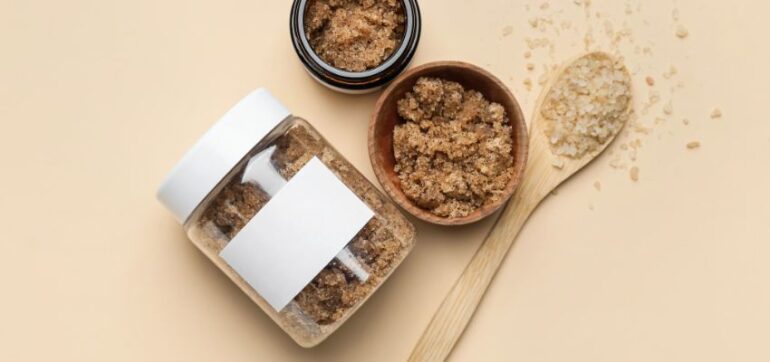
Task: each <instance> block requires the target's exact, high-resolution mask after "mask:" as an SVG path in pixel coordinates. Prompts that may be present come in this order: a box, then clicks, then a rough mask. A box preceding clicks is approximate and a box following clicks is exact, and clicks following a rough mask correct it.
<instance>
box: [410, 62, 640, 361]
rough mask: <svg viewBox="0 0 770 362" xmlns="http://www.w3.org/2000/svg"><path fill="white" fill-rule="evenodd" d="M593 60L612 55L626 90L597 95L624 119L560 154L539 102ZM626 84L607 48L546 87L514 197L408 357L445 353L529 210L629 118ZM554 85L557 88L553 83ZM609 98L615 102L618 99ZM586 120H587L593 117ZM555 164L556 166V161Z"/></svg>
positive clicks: (593, 154)
mask: <svg viewBox="0 0 770 362" xmlns="http://www.w3.org/2000/svg"><path fill="white" fill-rule="evenodd" d="M594 60H596V61H601V62H605V63H606V61H610V63H611V64H613V65H614V68H613V69H615V70H616V71H618V72H617V75H618V76H617V77H616V78H619V79H617V81H619V82H625V83H626V84H627V85H628V90H629V92H628V94H627V97H626V98H625V99H620V98H622V97H620V98H619V99H606V97H603V96H601V95H599V97H598V99H600V101H599V103H601V102H603V101H607V102H624V103H625V107H623V108H622V112H621V114H620V115H618V117H617V119H616V120H615V121H617V122H622V123H621V124H619V125H618V126H619V127H610V128H611V129H612V133H611V134H607V135H600V137H599V138H598V139H600V140H603V143H601V144H596V145H592V146H595V147H587V148H585V149H583V150H582V152H579V153H575V154H574V155H573V156H574V157H563V156H558V155H556V154H555V153H554V152H557V147H556V146H557V145H556V144H555V143H557V142H558V141H557V140H558V139H559V137H555V136H551V138H549V137H547V134H552V135H553V134H554V131H553V128H549V127H552V124H550V125H549V122H553V118H552V117H553V113H552V112H551V113H549V112H544V108H543V107H544V105H548V107H551V106H552V104H551V103H553V100H554V99H555V98H554V96H555V95H557V94H555V93H552V90H554V89H555V90H556V92H557V93H558V92H561V91H562V89H561V87H563V86H564V85H565V84H569V85H570V86H572V88H570V89H571V90H574V89H575V87H578V88H579V87H580V86H581V85H582V84H583V82H566V81H567V80H571V79H567V78H566V77H567V76H566V75H570V76H571V75H572V74H573V73H579V72H575V69H576V67H579V66H583V65H584V64H585V63H586V62H590V61H594ZM578 70H584V69H578ZM610 73H612V72H610ZM590 80H594V79H590ZM599 80H601V79H599ZM588 83H590V82H588ZM588 83H587V84H588ZM630 84H631V79H630V75H629V73H628V70H627V69H626V68H625V66H623V65H622V63H620V62H619V61H618V60H615V59H613V58H612V57H611V56H610V55H608V54H605V53H600V52H596V53H590V54H586V55H583V56H581V57H578V58H576V59H574V60H573V61H571V62H568V63H567V64H566V65H565V66H564V67H562V68H561V69H560V70H559V71H558V72H557V73H556V76H554V77H553V79H552V80H551V82H550V83H549V84H548V85H547V86H546V87H545V88H544V90H543V92H542V94H541V95H540V99H539V100H538V102H537V104H536V108H535V112H534V116H533V118H532V122H531V126H530V128H531V129H530V132H529V135H530V151H529V161H528V163H527V166H526V168H525V171H524V178H523V180H522V182H521V184H520V185H519V187H518V189H517V190H516V193H515V194H514V196H513V198H512V199H511V201H510V202H509V203H508V205H507V206H506V208H505V209H504V210H503V212H502V214H501V215H500V217H499V219H498V220H497V223H496V224H495V226H494V227H493V228H492V231H491V232H490V233H489V235H488V236H487V238H486V240H485V241H484V243H483V244H482V245H481V247H480V248H479V250H478V251H477V252H476V255H474V257H473V259H472V260H471V262H470V264H469V265H468V266H467V267H466V269H465V271H464V272H463V274H462V275H461V276H460V278H459V280H458V281H457V282H456V283H455V285H454V286H453V287H452V290H451V291H450V292H449V294H448V295H447V296H446V298H445V299H444V301H443V302H442V304H441V306H440V307H439V309H438V311H437V312H436V314H435V315H434V316H433V319H432V320H431V322H430V324H429V325H428V327H427V329H426V330H425V332H424V333H423V335H422V337H421V338H420V340H419V341H418V343H417V345H416V347H415V348H414V350H413V351H412V355H411V356H410V358H409V360H410V361H441V360H444V359H446V358H447V357H448V356H449V354H450V352H451V351H452V348H453V347H454V345H455V343H457V340H458V339H459V338H460V336H461V335H462V333H463V331H464V330H465V327H466V326H467V324H468V322H469V321H470V319H471V317H472V316H473V313H474V312H475V310H476V307H477V306H478V304H479V302H480V301H481V298H482V297H483V296H484V293H485V292H486V290H487V288H488V287H489V283H490V282H491V281H492V278H493V277H494V275H495V273H496V272H497V270H498V269H499V267H500V265H501V264H502V262H503V259H504V258H505V255H506V254H507V252H508V250H509V249H510V247H511V245H513V242H514V240H515V239H516V236H517V235H518V233H519V231H520V230H521V228H522V226H524V223H525V222H526V221H527V219H528V218H529V216H530V214H531V213H532V211H533V210H534V209H535V208H536V207H537V205H539V204H540V202H541V201H542V200H543V199H544V198H545V197H546V196H547V195H548V194H549V193H551V191H553V190H554V189H555V188H556V187H557V186H559V185H560V184H561V183H562V182H564V181H565V180H567V179H568V178H569V177H571V176H572V175H574V174H575V173H576V172H578V171H579V170H580V169H582V168H583V167H585V166H586V165H587V164H588V163H590V162H591V161H593V160H594V159H595V158H596V157H597V156H598V155H599V154H601V153H602V152H603V151H604V150H605V149H606V148H607V146H608V145H609V144H610V143H611V142H612V140H613V139H614V138H615V137H616V136H617V134H618V133H619V131H620V129H621V128H622V127H623V126H624V125H625V123H626V122H627V120H628V118H629V116H630V114H631V112H632V103H633V102H632V101H631V96H630V95H631V93H630ZM557 85H558V86H559V88H554V87H555V86H557ZM613 85H614V84H613ZM591 87H592V85H586V89H585V90H581V91H590V90H591ZM561 94H563V93H561ZM589 95H590V94H589ZM549 98H550V102H549ZM613 104H615V105H617V104H618V103H613ZM620 104H623V103H620ZM599 105H600V106H601V105H603V104H599ZM544 113H546V114H550V117H548V116H545V115H544ZM547 117H548V118H547ZM585 121H588V122H590V121H591V120H585ZM602 121H603V120H602ZM610 121H611V120H610ZM580 124H581V125H580V126H578V127H575V128H573V129H571V131H572V132H575V134H573V136H575V137H577V138H580V137H584V136H581V132H584V129H583V127H582V126H583V125H584V124H583V122H582V121H581V122H580ZM597 133H601V132H595V133H591V132H590V130H589V132H587V133H586V135H585V137H586V139H588V140H591V139H593V140H596V139H597V138H591V137H593V136H594V135H595V134H597ZM567 136H570V135H567ZM578 136H580V137H578ZM602 136H606V137H602ZM558 152H560V153H562V154H564V153H565V152H566V153H570V152H571V150H570V149H568V150H567V151H564V150H563V149H561V148H559V149H558ZM554 165H558V166H559V167H554Z"/></svg>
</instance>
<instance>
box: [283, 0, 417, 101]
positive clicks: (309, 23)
mask: <svg viewBox="0 0 770 362" xmlns="http://www.w3.org/2000/svg"><path fill="white" fill-rule="evenodd" d="M420 27H421V24H420V10H419V7H418V5H417V1H416V0H295V1H294V5H293V6H292V13H291V37H292V42H293V44H294V49H295V50H296V51H297V55H298V56H299V58H300V60H301V61H302V63H303V64H304V65H305V68H306V69H307V71H308V72H309V73H310V75H311V76H312V77H313V78H315V79H316V80H317V81H319V82H320V83H321V84H323V85H325V86H327V87H329V88H331V89H334V90H336V91H340V92H344V93H369V92H373V91H375V90H377V89H380V88H381V87H382V86H383V85H385V84H387V83H389V82H390V81H392V80H393V79H394V78H395V77H396V76H398V74H400V73H401V72H402V71H403V70H404V69H405V68H406V67H407V65H408V64H409V62H410V61H411V60H412V57H413V56H414V53H415V50H416V49H417V44H418V43H419V39H420Z"/></svg>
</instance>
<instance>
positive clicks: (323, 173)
mask: <svg viewBox="0 0 770 362" xmlns="http://www.w3.org/2000/svg"><path fill="white" fill-rule="evenodd" d="M372 216H374V213H373V212H372V210H370V209H369V207H368V206H366V204H364V203H363V201H361V200H360V199H359V198H358V196H356V195H355V194H354V193H353V192H352V191H350V189H348V187H347V186H345V184H343V183H342V181H340V180H339V179H338V178H337V176H336V175H334V173H332V172H331V171H330V170H329V169H328V168H326V166H325V165H324V164H323V163H322V162H321V161H320V160H319V159H318V158H316V157H313V159H311V160H310V161H309V162H308V163H307V164H306V165H305V166H304V167H303V168H302V169H301V170H300V171H299V172H298V173H297V174H296V175H295V176H294V177H293V178H292V179H291V180H289V182H288V183H287V184H286V185H285V186H284V187H283V188H281V189H280V191H278V193H277V194H275V196H273V198H272V199H270V201H269V202H268V203H267V205H265V206H264V207H263V208H262V209H261V210H260V211H259V212H258V213H257V215H256V216H254V218H252V219H251V220H250V221H249V222H248V224H246V226H245V227H244V228H243V229H241V231H240V232H239V233H238V234H237V235H236V236H235V237H234V238H233V239H232V240H230V243H228V244H227V246H225V248H224V249H223V250H222V252H220V253H219V255H220V256H221V257H222V258H223V259H224V260H225V261H226V262H227V263H228V264H229V265H230V267H232V268H233V269H234V270H235V271H236V272H238V274H240V276H241V277H242V278H243V279H244V280H245V281H246V282H247V283H248V284H249V285H250V286H251V287H252V288H254V290H255V291H257V293H259V294H260V295H261V296H262V298H264V299H265V300H266V301H267V302H268V303H270V305H271V306H273V308H275V310H277V311H280V310H281V309H283V308H284V307H285V306H286V305H287V304H289V302H291V300H292V299H294V297H295V296H297V294H299V292H301V291H302V289H303V288H304V287H305V286H306V285H307V284H308V283H310V281H312V280H313V278H314V277H315V276H316V275H318V273H319V272H320V271H321V270H323V268H324V267H325V266H326V265H327V264H329V262H330V261H332V259H333V258H334V256H335V255H337V253H339V252H340V250H342V249H343V248H344V247H345V245H347V244H348V242H350V241H351V240H352V239H353V237H354V236H355V235H356V234H358V232H359V231H361V229H362V228H363V227H364V225H366V223H367V222H368V221H369V220H370V219H371V218H372Z"/></svg>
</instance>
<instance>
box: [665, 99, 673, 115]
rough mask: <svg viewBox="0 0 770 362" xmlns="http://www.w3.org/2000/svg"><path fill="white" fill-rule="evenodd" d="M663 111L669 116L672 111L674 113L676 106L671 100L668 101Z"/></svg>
mask: <svg viewBox="0 0 770 362" xmlns="http://www.w3.org/2000/svg"><path fill="white" fill-rule="evenodd" d="M663 113H665V114H666V115H667V116H670V115H671V114H672V113H674V106H673V105H672V104H671V102H668V103H666V105H664V106H663Z"/></svg>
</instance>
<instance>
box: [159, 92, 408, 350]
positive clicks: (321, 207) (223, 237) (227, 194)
mask: <svg viewBox="0 0 770 362" xmlns="http://www.w3.org/2000/svg"><path fill="white" fill-rule="evenodd" d="M158 199H159V200H160V201H161V202H162V203H163V204H164V205H165V206H166V207H167V208H168V209H169V210H170V211H171V212H172V213H173V214H174V216H175V217H176V218H177V220H179V221H180V222H181V223H182V224H183V225H184V229H185V231H186V233H187V235H188V237H189V238H190V240H191V241H192V242H193V244H195V245H196V246H197V247H198V248H199V249H200V250H201V251H202V252H203V253H204V254H205V255H206V256H207V257H208V258H209V259H210V260H211V261H212V262H213V263H214V264H216V265H217V266H218V267H219V268H220V269H221V270H222V271H223V272H224V273H225V274H226V275H227V276H228V277H230V279H231V280H232V281H233V282H234V283H235V284H236V285H237V286H238V287H239V288H240V289H241V290H243V292H244V293H246V294H247V295H248V296H249V297H250V298H251V299H252V300H253V301H254V302H255V303H256V304H258V305H259V306H260V307H261V308H262V309H263V310H264V311H265V312H266V313H267V314H268V315H269V316H270V317H271V318H272V319H273V320H274V321H275V322H276V323H278V324H279V325H280V326H281V328H283V329H284V331H286V333H288V334H289V335H290V336H291V337H292V338H293V339H294V340H295V341H296V342H297V343H298V344H299V345H301V346H303V347H312V346H315V345H317V344H318V343H320V342H321V341H323V340H324V339H325V338H326V337H328V336H329V335H330V334H331V333H333V332H334V331H335V330H336V329H337V328H338V327H339V326H340V325H342V324H343V323H344V322H345V321H346V320H347V319H348V318H349V317H350V316H351V315H352V314H353V313H354V312H355V311H356V310H357V309H358V308H359V307H360V306H361V305H362V304H363V303H364V302H365V301H366V300H367V299H368V298H369V297H370V296H371V295H372V294H373V293H374V291H375V290H376V289H377V288H378V287H379V286H380V285H381V284H382V283H383V282H384V281H385V279H387V278H388V276H389V275H390V274H391V273H392V272H393V271H394V270H395V268H396V267H397V266H398V265H399V264H400V263H401V261H402V260H403V259H404V258H405V257H406V255H407V254H408V253H409V252H410V251H411V249H412V246H413V245H414V241H415V230H414V226H413V225H412V224H411V223H409V221H408V220H407V219H406V218H405V217H404V216H403V215H402V214H401V213H400V212H399V211H398V209H397V208H396V207H395V206H394V205H393V204H392V203H391V202H390V201H389V200H388V199H387V198H386V197H385V196H384V195H382V194H381V193H380V192H379V191H378V190H377V189H376V188H375V187H374V186H373V185H372V184H371V183H370V182H369V181H368V180H367V179H366V178H365V177H364V176H362V175H361V174H360V173H359V172H358V171H357V170H356V169H355V168H354V167H353V165H351V164H350V163H349V162H348V161H347V160H346V159H345V158H344V157H342V156H341V155H340V154H339V153H338V152H337V151H336V150H334V148H333V147H332V146H331V145H329V143H328V142H327V141H326V140H325V139H324V138H323V137H322V136H321V135H320V134H319V133H318V132H317V131H316V130H315V129H314V128H313V127H312V126H311V125H310V124H309V123H308V122H307V121H305V120H303V119H301V118H298V117H294V116H292V115H291V114H290V113H289V111H287V110H286V108H285V107H284V106H282V105H281V104H280V103H279V102H278V101H277V100H275V99H274V98H273V97H272V96H271V95H270V94H269V93H268V92H267V91H266V90H263V89H261V90H257V91H255V92H253V93H251V94H249V95H248V96H247V97H246V98H244V99H243V100H241V101H240V102H239V103H238V104H237V105H235V107H233V108H232V109H231V110H230V111H229V112H227V113H226V114H225V115H224V116H223V117H222V119H220V120H219V121H218V122H217V123H216V124H214V125H213V126H212V128H211V129H210V130H209V131H208V132H207V133H206V134H205V135H204V136H203V137H202V138H201V139H200V140H199V141H198V142H197V143H196V144H195V146H194V147H193V148H192V149H191V150H190V151H188V152H187V154H186V155H185V156H184V157H183V158H182V160H181V161H180V162H179V163H178V164H177V165H176V166H175V167H174V169H173V170H172V171H171V172H170V174H169V175H168V176H167V178H166V180H165V182H164V183H163V184H162V185H161V187H160V188H159V190H158Z"/></svg>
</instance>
